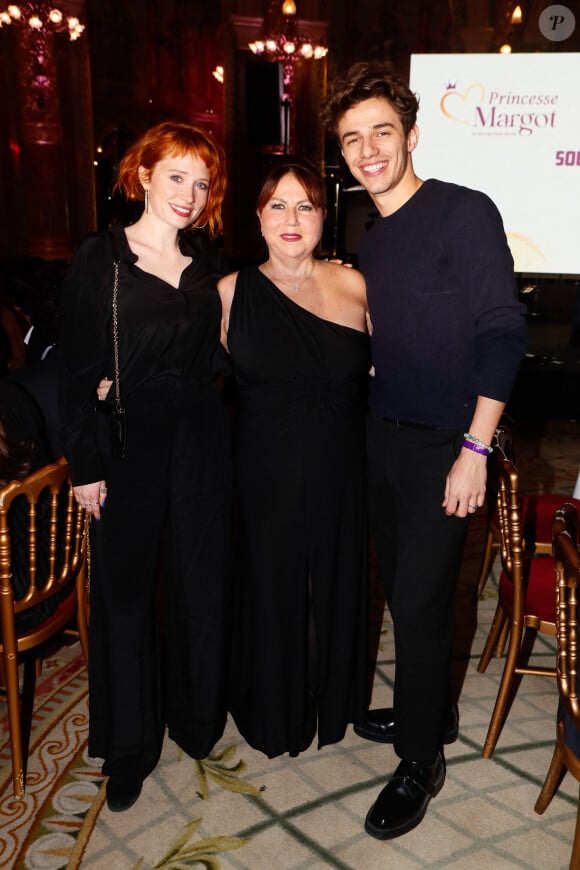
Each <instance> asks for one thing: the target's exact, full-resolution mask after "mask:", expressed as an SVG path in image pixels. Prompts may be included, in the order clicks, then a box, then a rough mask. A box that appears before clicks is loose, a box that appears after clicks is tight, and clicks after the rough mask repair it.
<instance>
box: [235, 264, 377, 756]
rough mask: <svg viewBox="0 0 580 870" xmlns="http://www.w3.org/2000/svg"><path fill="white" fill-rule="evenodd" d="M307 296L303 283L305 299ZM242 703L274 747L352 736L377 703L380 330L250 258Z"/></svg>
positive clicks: (254, 731)
mask: <svg viewBox="0 0 580 870" xmlns="http://www.w3.org/2000/svg"><path fill="white" fill-rule="evenodd" d="M299 299H300V296H299V294H298V293H297V295H296V300H297V302H299ZM228 346H229V349H230V353H231V357H232V362H233V366H234V371H235V374H236V378H237V381H238V385H239V393H240V402H239V414H238V418H237V425H236V453H235V457H236V468H237V472H236V482H237V501H238V515H237V531H238V551H237V552H238V558H237V563H236V573H237V576H236V578H235V583H234V586H235V592H234V598H235V600H234V602H233V603H234V607H233V615H234V621H235V625H234V638H233V651H234V655H233V663H232V673H231V684H230V689H231V701H230V703H231V710H232V713H233V715H234V718H235V720H236V724H237V726H238V728H239V731H240V733H241V734H242V735H243V736H244V737H245V739H246V740H247V742H248V743H249V744H250V745H251V746H253V747H255V748H256V749H259V750H261V751H262V752H264V753H266V754H267V755H268V756H270V757H274V756H276V755H280V754H282V753H284V752H290V753H291V754H297V753H298V752H300V751H302V750H304V749H305V748H307V746H308V745H309V744H310V743H311V741H312V739H313V737H314V734H315V730H316V726H318V744H319V746H323V745H325V744H328V743H334V742H337V741H339V740H341V739H342V738H343V736H344V733H345V730H346V726H347V724H348V723H349V722H353V721H355V720H356V719H358V718H359V717H360V716H361V715H362V713H363V711H364V708H365V706H366V700H367V699H366V679H367V677H366V673H367V672H366V587H367V554H368V548H367V509H366V491H365V489H366V487H365V457H364V450H365V448H364V426H365V408H366V393H367V383H368V370H369V365H370V342H369V337H368V336H367V335H366V334H364V333H363V332H359V331H358V330H356V329H352V328H350V327H347V326H342V325H339V324H336V323H331V322H329V321H327V320H323V319H321V318H320V317H317V316H315V315H313V314H311V313H310V312H308V311H306V310H305V309H304V308H302V307H301V306H300V305H299V304H297V303H295V302H294V301H293V300H292V299H289V298H288V297H287V296H285V294H283V293H281V292H280V290H279V289H278V288H277V287H276V285H275V284H273V283H272V282H271V281H270V280H269V279H268V278H267V277H266V276H265V275H263V274H262V272H260V270H259V269H257V268H256V267H250V268H247V269H244V270H242V271H241V272H240V273H239V275H238V278H237V283H236V289H235V295H234V299H233V303H232V308H231V314H230V322H229V330H228Z"/></svg>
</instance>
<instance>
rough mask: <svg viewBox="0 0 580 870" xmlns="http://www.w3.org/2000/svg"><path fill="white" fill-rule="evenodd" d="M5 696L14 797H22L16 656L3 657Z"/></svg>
mask: <svg viewBox="0 0 580 870" xmlns="http://www.w3.org/2000/svg"><path fill="white" fill-rule="evenodd" d="M4 672H5V676H6V696H7V699H8V730H9V732H10V752H11V755H12V784H13V787H14V796H15V797H16V798H17V799H18V800H21V799H22V798H23V797H24V760H23V753H22V729H21V724H20V692H19V687H18V656H17V655H12V654H11V655H6V654H5V655H4Z"/></svg>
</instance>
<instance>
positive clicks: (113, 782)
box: [107, 776, 143, 813]
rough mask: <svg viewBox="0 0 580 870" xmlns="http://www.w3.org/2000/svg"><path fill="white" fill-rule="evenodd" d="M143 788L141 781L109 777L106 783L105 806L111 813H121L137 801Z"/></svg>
mask: <svg viewBox="0 0 580 870" xmlns="http://www.w3.org/2000/svg"><path fill="white" fill-rule="evenodd" d="M142 788H143V780H142V779H121V777H119V776H110V777H109V779H108V782H107V806H108V808H109V809H110V810H111V812H112V813H122V812H123V811H124V810H128V809H129V807H132V806H133V804H134V803H135V802H136V801H137V798H138V797H139V795H140V794H141V789H142Z"/></svg>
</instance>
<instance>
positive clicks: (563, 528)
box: [553, 504, 580, 727]
mask: <svg viewBox="0 0 580 870" xmlns="http://www.w3.org/2000/svg"><path fill="white" fill-rule="evenodd" d="M553 535H554V537H553V540H554V563H555V567H556V629H557V631H556V637H557V641H558V655H557V661H556V676H557V679H558V691H559V693H560V698H561V701H562V703H563V705H564V707H565V709H566V711H567V713H568V714H569V715H570V717H571V718H572V720H573V722H574V724H575V725H576V727H580V699H579V698H578V690H579V686H578V679H579V676H578V663H579V653H578V603H579V586H580V582H579V581H580V553H579V552H578V545H577V536H578V510H577V508H576V507H575V505H573V504H564V505H562V507H561V508H559V510H557V511H556V513H555V514H554V521H553Z"/></svg>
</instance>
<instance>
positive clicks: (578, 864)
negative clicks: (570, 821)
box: [570, 800, 580, 870]
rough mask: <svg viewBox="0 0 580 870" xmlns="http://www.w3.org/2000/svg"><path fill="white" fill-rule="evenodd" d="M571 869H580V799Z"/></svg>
mask: <svg viewBox="0 0 580 870" xmlns="http://www.w3.org/2000/svg"><path fill="white" fill-rule="evenodd" d="M570 870H580V800H579V801H578V811H577V813H576V829H575V831H574V844H573V846H572V857H571V858H570Z"/></svg>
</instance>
